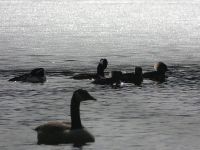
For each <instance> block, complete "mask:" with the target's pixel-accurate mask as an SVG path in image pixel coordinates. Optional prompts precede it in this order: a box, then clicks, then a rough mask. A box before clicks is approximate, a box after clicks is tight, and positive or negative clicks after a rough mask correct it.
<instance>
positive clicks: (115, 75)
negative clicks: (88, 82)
mask: <svg viewBox="0 0 200 150" xmlns="http://www.w3.org/2000/svg"><path fill="white" fill-rule="evenodd" d="M121 79H122V72H121V71H112V75H111V77H110V78H97V79H96V80H94V81H93V82H92V83H94V84H100V85H112V86H113V85H114V86H116V87H117V86H119V87H120V86H121V83H122V81H121Z"/></svg>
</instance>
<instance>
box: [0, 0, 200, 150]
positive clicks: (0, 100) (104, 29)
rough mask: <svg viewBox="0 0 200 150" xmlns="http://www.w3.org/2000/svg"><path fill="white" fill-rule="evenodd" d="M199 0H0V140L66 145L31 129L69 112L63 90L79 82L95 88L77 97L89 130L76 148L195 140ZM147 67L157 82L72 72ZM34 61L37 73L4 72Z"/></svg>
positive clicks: (37, 148) (42, 149)
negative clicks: (162, 67) (158, 72)
mask: <svg viewBox="0 0 200 150" xmlns="http://www.w3.org/2000/svg"><path fill="white" fill-rule="evenodd" d="M199 8H200V2H199V1H197V0H190V1H189V0H182V1H180V0H167V1H164V0H158V1H154V0H140V1H139V0H135V1H129V0H124V1H118V0H110V1H104V0H97V1H95V0H76V1H69V0H66V1H63V0H55V1H51V0H41V1H31V0H19V1H18V0H0V86H1V88H0V149H1V150H27V149H31V150H50V149H51V150H68V149H78V148H75V147H73V145H59V146H44V145H37V144H36V143H37V137H36V133H35V132H34V131H33V129H34V128H35V127H36V126H38V125H40V124H43V123H45V122H47V121H50V120H65V119H68V120H70V109H69V108H70V99H71V96H72V93H73V91H74V90H76V89H78V88H83V89H86V90H88V91H89V92H90V93H91V95H93V96H94V97H95V98H97V101H96V102H92V101H87V102H83V103H82V104H81V108H80V109H81V118H82V123H83V125H84V126H85V127H87V129H88V130H89V131H90V132H91V133H92V134H93V135H94V136H95V143H91V144H88V145H84V146H83V147H82V149H85V150H90V149H91V150H93V149H97V150H108V149H109V150H122V149H126V150H133V149H134V150H172V149H173V150H189V149H190V150H199V149H200V143H199V139H200V128H199V126H200V99H199V97H200V90H199V89H200V71H199V70H200V65H199V64H200V61H199V58H200V50H199V49H200V42H199V39H200V18H199V16H200V9H199ZM102 57H106V58H107V59H108V61H109V65H108V69H107V71H108V72H109V71H112V70H122V71H127V72H131V71H133V70H134V66H141V67H142V68H143V70H144V72H146V71H150V70H153V67H152V66H153V64H154V63H155V62H157V61H164V62H165V63H166V64H167V65H168V66H169V70H170V72H169V73H168V74H167V75H168V79H167V82H165V83H162V84H159V83H156V82H153V81H149V80H144V83H143V84H142V86H140V87H137V86H135V85H132V84H124V86H123V87H122V88H118V89H114V88H112V87H109V86H99V85H93V84H91V81H90V80H81V81H78V80H73V79H71V77H72V76H73V75H74V74H76V73H82V72H95V71H96V66H97V63H98V61H99V59H100V58H102ZM36 67H44V68H45V69H46V71H47V79H48V80H47V82H46V83H44V84H29V83H18V82H14V83H12V82H8V79H10V78H12V77H14V76H15V75H20V74H23V73H27V72H29V71H30V70H31V69H33V68H36Z"/></svg>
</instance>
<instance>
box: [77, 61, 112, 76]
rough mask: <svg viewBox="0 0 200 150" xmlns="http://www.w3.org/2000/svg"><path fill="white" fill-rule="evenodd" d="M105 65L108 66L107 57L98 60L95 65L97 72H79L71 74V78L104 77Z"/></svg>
mask: <svg viewBox="0 0 200 150" xmlns="http://www.w3.org/2000/svg"><path fill="white" fill-rule="evenodd" d="M107 66H108V61H107V59H100V62H99V64H98V66H97V73H81V74H77V75H75V76H73V79H76V80H83V79H96V78H102V77H105V73H104V70H105V69H106V68H107Z"/></svg>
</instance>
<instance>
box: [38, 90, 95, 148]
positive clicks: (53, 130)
mask: <svg viewBox="0 0 200 150" xmlns="http://www.w3.org/2000/svg"><path fill="white" fill-rule="evenodd" d="M86 100H95V99H94V98H93V97H92V96H91V95H90V94H89V93H88V92H87V91H85V90H82V89H79V90H77V91H75V92H74V94H73V96H72V99H71V122H65V121H51V122H48V123H46V124H43V125H40V126H38V127H36V128H35V131H37V138H38V142H37V143H38V144H49V145H55V144H64V143H73V144H85V143H87V142H94V141H95V138H94V136H93V135H92V134H90V133H89V132H88V131H87V130H86V129H85V128H84V127H83V126H82V124H81V120H80V111H79V107H80V102H81V101H86Z"/></svg>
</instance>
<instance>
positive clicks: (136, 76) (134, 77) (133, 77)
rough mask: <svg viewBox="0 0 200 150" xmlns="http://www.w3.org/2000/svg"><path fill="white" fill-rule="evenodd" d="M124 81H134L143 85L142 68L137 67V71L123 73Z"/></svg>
mask: <svg viewBox="0 0 200 150" xmlns="http://www.w3.org/2000/svg"><path fill="white" fill-rule="evenodd" d="M122 81H123V82H125V83H134V84H135V85H141V83H142V81H143V76H142V68H141V67H135V73H125V74H123V75H122Z"/></svg>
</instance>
